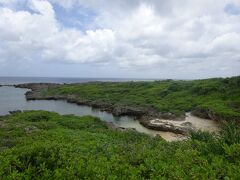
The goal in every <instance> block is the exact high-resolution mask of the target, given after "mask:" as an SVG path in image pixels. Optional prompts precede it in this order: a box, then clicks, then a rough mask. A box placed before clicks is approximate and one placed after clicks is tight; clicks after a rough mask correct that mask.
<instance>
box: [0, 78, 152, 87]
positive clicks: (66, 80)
mask: <svg viewBox="0 0 240 180" xmlns="http://www.w3.org/2000/svg"><path fill="white" fill-rule="evenodd" d="M94 81H105V82H124V81H153V80H151V79H121V78H51V77H0V84H2V85H12V84H23V83H41V82H44V83H59V84H61V83H68V84H69V83H84V82H94Z"/></svg>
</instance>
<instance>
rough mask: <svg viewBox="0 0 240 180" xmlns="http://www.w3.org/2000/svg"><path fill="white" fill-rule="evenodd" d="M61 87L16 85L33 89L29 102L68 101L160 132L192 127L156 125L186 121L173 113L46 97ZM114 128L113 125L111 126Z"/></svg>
mask: <svg viewBox="0 0 240 180" xmlns="http://www.w3.org/2000/svg"><path fill="white" fill-rule="evenodd" d="M56 86H60V84H51V83H30V84H20V85H15V87H17V88H27V89H31V91H28V92H27V93H26V99H27V100H43V99H44V100H66V101H67V102H69V103H76V104H78V105H87V106H91V107H95V108H99V109H100V110H102V111H107V112H110V113H112V114H113V115H116V116H123V115H127V116H134V117H136V119H140V120H139V121H140V123H141V124H142V125H143V126H145V127H146V128H148V129H153V130H158V131H169V132H174V133H177V134H186V133H187V132H189V130H191V129H192V127H191V126H190V125H189V124H188V125H187V124H183V125H174V124H173V123H170V122H167V121H165V122H164V121H162V122H160V121H159V122H158V123H154V122H153V121H152V120H153V119H157V118H159V119H166V120H175V121H182V120H184V119H185V116H176V115H175V114H172V113H160V112H157V111H155V110H154V109H144V108H139V107H130V106H121V105H118V104H109V103H106V102H100V101H96V100H89V99H84V98H82V97H78V96H75V95H61V96H60V95H53V96H49V95H46V94H47V93H44V92H47V90H48V88H50V87H56ZM109 126H110V127H113V125H111V124H110V125H109ZM117 128H118V130H124V128H120V129H119V127H117Z"/></svg>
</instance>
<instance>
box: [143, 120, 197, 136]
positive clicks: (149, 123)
mask: <svg viewBox="0 0 240 180" xmlns="http://www.w3.org/2000/svg"><path fill="white" fill-rule="evenodd" d="M140 124H142V125H143V126H144V127H146V128H148V129H152V130H156V131H166V132H173V133H176V134H183V135H186V134H188V133H189V132H190V131H192V130H194V127H193V125H192V124H191V123H190V122H182V123H181V122H179V121H174V120H166V119H164V120H163V119H154V118H147V117H146V118H142V119H141V120H140Z"/></svg>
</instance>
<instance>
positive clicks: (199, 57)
mask: <svg viewBox="0 0 240 180" xmlns="http://www.w3.org/2000/svg"><path fill="white" fill-rule="evenodd" d="M26 2H27V3H25V4H27V6H28V7H27V8H26V9H22V10H17V8H15V7H16V6H17V4H19V1H17V0H11V1H6V0H0V5H2V6H0V32H1V33H0V40H1V42H0V48H1V49H0V55H1V57H2V59H4V60H5V61H9V60H11V61H14V60H15V59H16V58H17V59H22V60H23V61H24V60H26V59H27V60H36V59H39V60H43V61H56V62H57V61H60V62H65V63H95V64H99V63H100V64H101V63H102V64H105V65H106V64H111V65H114V66H119V67H127V68H135V69H136V68H137V67H139V68H148V69H149V68H153V69H154V68H155V69H159V71H161V70H162V71H168V70H176V71H177V70H178V71H183V70H184V69H185V68H186V66H188V68H186V69H187V71H188V72H189V74H191V73H193V72H194V71H201V70H202V69H206V68H208V67H209V69H210V68H215V69H216V71H219V72H223V74H224V73H225V72H226V71H233V74H237V73H240V71H238V72H236V71H237V70H236V67H240V64H239V60H240V55H239V51H240V48H239V47H240V14H236V13H232V14H231V12H230V13H229V11H231V9H230V10H229V8H228V13H226V10H225V9H226V7H227V6H228V4H229V1H227V0H222V1H218V0H196V1H190V0H184V1H181V2H180V1H177V0H149V1H146V0H145V1H144V0H133V1H128V0H116V1H106V0H100V1H94V0H88V1H86V0H63V1H56V0H49V1H47V0H28V1H26ZM231 3H232V4H235V5H236V7H239V4H240V2H239V0H232V1H231ZM54 4H58V5H60V6H62V7H64V8H66V9H68V10H69V9H70V10H72V11H74V10H77V9H78V7H79V6H82V7H86V8H88V9H91V11H94V12H96V14H97V16H96V18H95V20H94V21H93V22H89V23H91V26H89V27H94V29H89V30H87V31H82V30H79V29H76V28H67V27H65V26H64V23H60V22H58V21H57V18H56V14H55V11H54V8H53V6H54ZM29 8H30V9H31V10H32V11H33V12H32V11H31V12H30V11H28V10H27V9H29ZM79 21H81V19H79ZM226 61H229V62H231V63H226ZM207 64H209V66H207ZM196 66H197V67H196ZM223 66H224V67H223ZM163 68H165V69H164V70H163ZM191 69H192V70H191ZM211 70H212V69H211Z"/></svg>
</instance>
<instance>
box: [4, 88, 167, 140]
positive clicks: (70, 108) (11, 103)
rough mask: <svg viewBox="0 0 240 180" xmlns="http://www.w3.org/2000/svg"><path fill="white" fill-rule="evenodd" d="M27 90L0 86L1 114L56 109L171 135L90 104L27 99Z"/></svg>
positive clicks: (138, 129)
mask: <svg viewBox="0 0 240 180" xmlns="http://www.w3.org/2000/svg"><path fill="white" fill-rule="evenodd" d="M26 91H28V90H27V89H19V88H14V87H7V86H3V87H0V115H6V114H8V112H9V111H14V110H47V111H54V112H57V113H59V114H74V115H79V116H83V115H92V116H96V117H99V118H100V119H101V120H103V121H107V122H113V123H114V124H116V125H117V126H119V127H125V128H135V129H136V130H137V131H139V132H143V133H147V134H150V135H156V134H160V135H161V136H162V137H165V136H166V137H168V136H169V133H166V132H158V131H153V130H149V129H147V128H145V127H143V126H142V125H141V124H140V123H139V122H138V121H136V120H134V119H133V118H132V117H128V116H123V117H116V116H113V115H112V114H111V113H107V112H102V111H100V110H98V109H96V108H91V107H88V106H79V105H76V104H72V103H67V102H66V101H54V100H37V101H26V99H25V95H24V94H25V93H26Z"/></svg>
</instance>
